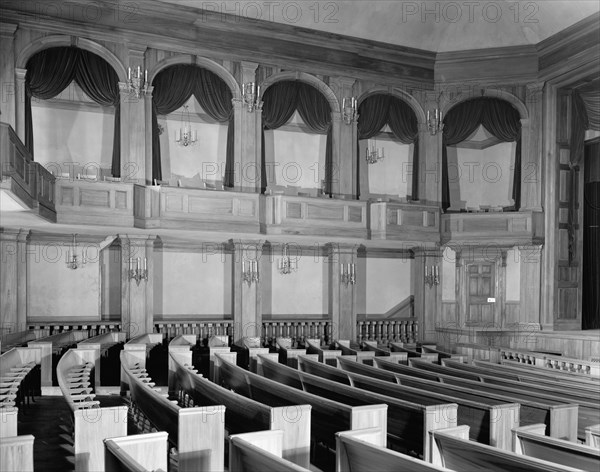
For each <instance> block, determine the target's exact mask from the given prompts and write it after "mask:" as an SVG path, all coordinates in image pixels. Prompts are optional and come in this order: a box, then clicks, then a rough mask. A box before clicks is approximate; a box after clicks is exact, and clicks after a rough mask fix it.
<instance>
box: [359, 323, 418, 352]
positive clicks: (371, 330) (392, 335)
mask: <svg viewBox="0 0 600 472" xmlns="http://www.w3.org/2000/svg"><path fill="white" fill-rule="evenodd" d="M357 325H358V326H357V341H358V342H359V343H361V342H363V341H377V344H384V345H385V344H388V343H391V342H397V343H415V342H417V339H418V337H419V329H418V328H419V324H418V321H417V319H416V318H413V317H410V318H398V319H391V320H390V319H371V320H361V321H358V322H357Z"/></svg>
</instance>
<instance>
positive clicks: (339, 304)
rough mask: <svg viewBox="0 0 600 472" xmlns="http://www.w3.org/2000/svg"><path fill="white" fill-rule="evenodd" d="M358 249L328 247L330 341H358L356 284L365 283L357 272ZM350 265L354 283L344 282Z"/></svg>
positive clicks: (341, 246)
mask: <svg viewBox="0 0 600 472" xmlns="http://www.w3.org/2000/svg"><path fill="white" fill-rule="evenodd" d="M357 249H358V248H357V246H344V245H338V244H330V245H328V254H327V256H328V263H329V287H330V290H329V314H330V315H331V333H328V334H329V338H330V341H331V340H334V339H349V340H355V339H356V297H357V294H358V288H357V287H356V284H358V283H364V276H362V277H361V274H359V273H358V272H357V268H358V264H357V263H356V262H357ZM348 264H350V267H354V269H353V270H354V283H353V282H351V281H344V280H342V269H343V268H348V267H349V266H348ZM352 265H353V266H352ZM351 270H352V269H351ZM346 282H347V283H346Z"/></svg>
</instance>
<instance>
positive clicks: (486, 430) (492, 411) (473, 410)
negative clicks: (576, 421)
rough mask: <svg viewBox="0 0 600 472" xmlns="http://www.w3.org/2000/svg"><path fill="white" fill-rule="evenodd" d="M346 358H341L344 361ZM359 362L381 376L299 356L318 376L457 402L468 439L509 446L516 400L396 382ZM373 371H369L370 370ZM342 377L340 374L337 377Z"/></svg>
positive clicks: (410, 396)
mask: <svg viewBox="0 0 600 472" xmlns="http://www.w3.org/2000/svg"><path fill="white" fill-rule="evenodd" d="M345 362H346V361H342V364H344V363H345ZM354 364H356V365H358V366H361V367H364V368H365V369H368V371H367V372H369V373H376V374H379V375H380V376H381V377H383V379H381V377H380V378H379V379H378V378H374V377H369V376H366V375H361V374H358V373H357V374H355V373H351V372H347V371H342V370H340V369H336V368H333V367H331V366H324V365H322V364H320V363H318V362H314V361H312V360H310V359H306V358H301V359H300V367H301V369H302V370H303V371H305V372H311V373H314V374H315V375H318V376H320V377H325V378H329V379H330V380H335V381H337V382H341V383H351V384H352V385H353V386H354V387H358V388H361V389H364V390H369V391H371V392H375V393H380V394H382V395H386V396H390V397H394V398H402V399H403V400H406V401H410V402H415V403H417V402H421V403H425V402H428V403H429V404H449V403H456V404H457V405H458V416H457V422H458V424H469V425H472V426H473V429H472V431H471V439H473V440H474V441H479V442H482V443H486V444H492V445H494V446H497V447H500V448H503V449H506V450H510V449H511V447H512V442H511V441H512V437H511V432H510V431H511V429H512V428H514V427H517V426H518V425H519V411H520V406H519V405H518V404H516V403H512V404H511V403H507V402H504V403H502V402H498V401H490V400H486V399H478V400H479V401H475V400H472V399H469V398H462V397H460V396H453V395H451V394H445V393H444V392H443V391H432V390H431V389H428V390H422V389H419V388H413V387H407V386H404V385H398V384H397V383H396V376H395V375H394V374H393V373H390V372H386V371H383V370H379V369H376V368H374V367H370V366H365V365H362V364H358V363H356V362H355V363H354ZM371 371H372V372H371ZM340 377H343V378H340Z"/></svg>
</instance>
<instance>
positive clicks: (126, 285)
mask: <svg viewBox="0 0 600 472" xmlns="http://www.w3.org/2000/svg"><path fill="white" fill-rule="evenodd" d="M119 239H120V240H121V323H122V326H123V331H125V332H126V333H127V334H128V337H133V336H138V335H140V334H146V333H152V332H153V326H154V298H153V287H154V284H153V280H154V239H155V237H154V236H138V235H127V234H125V235H119ZM138 260H139V266H140V268H141V269H144V267H145V270H146V275H147V279H141V280H135V279H133V278H130V272H129V271H130V261H132V264H133V267H137V266H138Z"/></svg>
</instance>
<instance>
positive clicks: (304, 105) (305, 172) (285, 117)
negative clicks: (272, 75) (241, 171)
mask: <svg viewBox="0 0 600 472" xmlns="http://www.w3.org/2000/svg"><path fill="white" fill-rule="evenodd" d="M331 114H332V110H331V106H330V104H329V102H328V100H327V98H326V97H325V95H324V94H322V93H321V92H320V90H318V89H317V88H315V87H314V86H313V85H311V84H308V83H305V82H302V81H299V80H282V81H278V82H276V83H274V84H273V85H271V86H269V87H268V88H267V89H266V90H265V92H264V94H263V112H262V117H263V133H262V156H261V164H262V165H261V168H262V173H261V189H262V192H268V193H281V194H288V195H301V196H312V197H316V196H320V195H325V194H331V182H332V136H331V133H332V117H331Z"/></svg>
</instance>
